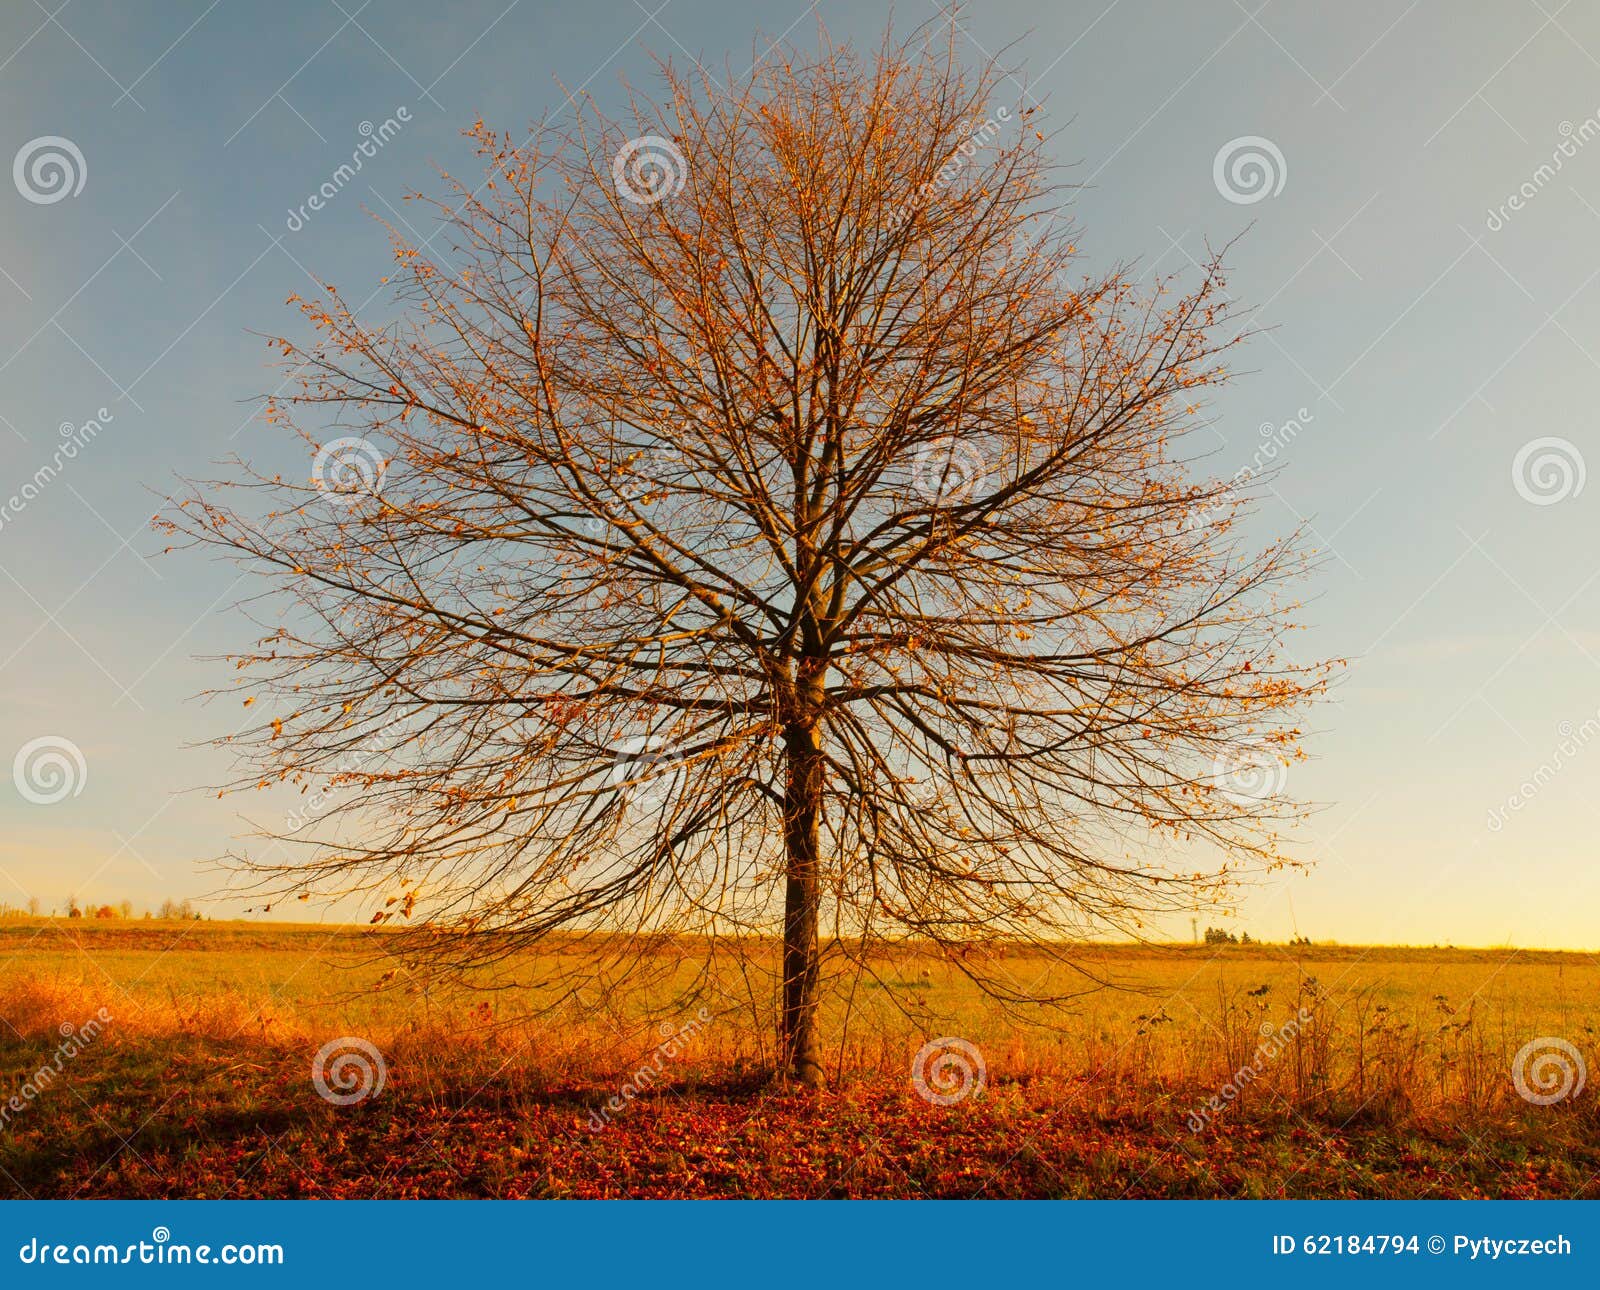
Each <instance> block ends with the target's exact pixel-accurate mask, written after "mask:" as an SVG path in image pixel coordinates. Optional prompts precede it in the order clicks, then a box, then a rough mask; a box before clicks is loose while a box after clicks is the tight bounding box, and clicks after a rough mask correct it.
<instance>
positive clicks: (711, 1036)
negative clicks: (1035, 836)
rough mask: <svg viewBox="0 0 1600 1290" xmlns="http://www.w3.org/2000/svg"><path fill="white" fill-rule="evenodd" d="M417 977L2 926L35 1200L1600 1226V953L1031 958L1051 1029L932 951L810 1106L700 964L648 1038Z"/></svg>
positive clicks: (8, 1028)
mask: <svg viewBox="0 0 1600 1290" xmlns="http://www.w3.org/2000/svg"><path fill="white" fill-rule="evenodd" d="M384 946H385V942H384V936H383V934H382V933H365V932H362V931H359V930H357V929H351V928H326V927H312V926H290V925H282V924H243V923H208V922H185V923H176V922H159V921H144V922H138V921H135V922H121V921H119V920H109V921H106V922H95V921H87V922H80V921H78V920H73V921H71V922H68V921H65V920H54V921H52V920H26V919H11V920H7V921H4V922H0V1019H3V1025H0V1119H3V1121H4V1122H3V1124H0V1194H3V1195H7V1196H39V1197H43V1196H52V1197H53V1196H108V1197H166V1196H199V1197H224V1196H274V1197H276V1196H288V1197H298V1196H351V1197H394V1196H506V1197H525V1196H533V1197H537V1196H624V1195H651V1196H912V1197H917V1196H939V1197H963V1196H983V1197H999V1196H1041V1197H1053V1196H1097V1197H1120V1196H1431V1197H1450V1196H1514V1197H1523V1196H1584V1197H1600V1112H1597V1109H1596V1100H1595V1095H1594V1091H1593V1089H1592V1088H1587V1087H1584V1078H1583V1077H1584V1074H1585V1064H1586V1063H1588V1062H1589V1061H1591V1060H1592V1059H1593V1057H1594V1055H1595V1053H1596V1051H1597V1045H1596V1042H1595V1028H1596V1025H1597V1024H1600V962H1597V961H1596V960H1595V959H1593V958H1591V957H1589V956H1587V955H1583V954H1568V953H1556V952H1546V951H1518V950H1509V949H1498V950H1461V949H1400V948H1376V949H1363V948H1355V947H1308V946H1293V947H1286V946H1231V945H1230V946H1220V947H1219V946H1173V947H1146V946H1087V947H1083V948H1082V949H1081V950H1079V951H1077V952H1076V953H1075V955H1074V961H1075V963H1074V969H1073V970H1072V971H1071V972H1070V973H1069V972H1066V970H1064V969H1062V968H1061V967H1060V966H1058V965H1057V966H1052V965H1051V964H1050V963H1049V962H1048V961H1047V960H1045V959H1043V958H1041V957H1038V956H1033V955H1028V954H1024V953H1021V952H1019V953H1017V954H1016V955H1015V957H1014V961H1012V960H1008V961H1006V962H1005V963H1004V964H1003V965H1002V966H1003V967H1004V968H1005V970H1006V971H1007V973H1008V974H1010V975H1011V976H1013V977H1014V978H1015V979H1017V980H1018V981H1020V982H1024V983H1027V984H1030V985H1033V984H1037V983H1039V982H1041V981H1042V982H1043V983H1044V984H1045V985H1046V986H1051V985H1054V986H1063V987H1064V986H1066V985H1067V984H1068V982H1069V981H1070V982H1072V983H1075V984H1074V988H1075V989H1077V990H1078V991H1080V993H1079V994H1078V995H1077V997H1076V998H1075V1000H1074V1001H1073V1003H1072V1005H1071V1007H1070V1009H1069V1011H1068V1012H1067V1013H1066V1014H1065V1015H1064V1016H1061V1017H1059V1018H1057V1019H1056V1020H1055V1022H1054V1023H1053V1024H1052V1025H1050V1026H1045V1025H1040V1024H1024V1023H1023V1022H1020V1021H1019V1020H1017V1019H1016V1018H1014V1017H1011V1016H1009V1015H1008V1014H1006V1013H1005V1012H1004V1011H1002V1010H1001V1009H999V1008H998V1007H996V1006H995V1005H993V1004H992V1003H989V1002H988V1001H986V1000H985V999H984V998H983V997H982V996H980V995H979V994H978V993H977V992H976V991H975V990H974V989H973V988H972V987H971V985H970V984H968V983H967V981H966V979H965V978H964V977H963V976H962V975H961V974H960V973H959V972H956V971H954V970H952V969H949V968H946V967H943V966H941V965H939V964H937V963H936V962H935V961H934V960H933V959H931V958H924V957H922V956H919V955H918V954H916V953H915V952H914V951H912V950H909V949H908V950H907V951H905V952H904V953H903V954H900V955H897V956H894V957H892V958H890V957H885V958H884V960H883V962H882V963H881V964H875V965H874V966H875V969H876V977H877V979H876V980H868V981H865V982H864V983H862V984H860V985H858V987H857V989H856V990H855V991H854V993H853V995H848V996H841V997H840V999H839V1000H836V1001H835V1003H834V1004H833V1005H832V1008H831V1011H830V1013H829V1015H828V1018H827V1022H828V1029H829V1034H830V1039H831V1051H833V1052H834V1054H835V1056H836V1058H837V1062H838V1065H837V1068H836V1069H835V1070H834V1071H833V1072H832V1074H833V1079H832V1082H831V1086H830V1088H829V1089H828V1090H827V1091H825V1092H822V1093H820V1094H810V1093H806V1092H803V1091H799V1090H795V1089H792V1088H788V1087H785V1086H782V1085H779V1084H775V1083H773V1082H772V1081H771V1079H770V1078H769V1076H768V1073H767V1072H768V1070H769V1063H770V1057H771V1055H770V1052H769V1051H768V1050H767V1049H766V1047H765V1044H766V1043H767V1042H768V1041H767V1040H766V1039H765V1038H764V1036H763V1033H762V1031H761V1030H760V1029H759V1028H757V1027H754V1026H753V1025H752V1024H750V1019H749V1017H748V1016H744V1017H742V1018H741V1015H740V1013H739V1011H738V1010H737V1009H736V1008H733V1007H731V1006H727V1005H728V1001H729V1000H732V999H736V997H737V994H738V988H739V982H738V981H736V980H735V979H734V978H732V977H724V976H719V972H723V971H724V970H723V969H718V970H717V971H713V972H712V973H711V974H710V984H711V986H712V989H711V990H710V991H709V992H708V993H707V994H706V995H704V996H703V999H705V1000H709V1001H710V1004H711V1006H708V1008H707V1011H705V1012H700V1011H699V1010H698V1009H699V1007H700V1006H705V1005H704V1004H703V1003H702V1002H701V1001H699V1000H696V1001H688V995H687V987H688V985H689V983H690V982H691V981H692V980H694V979H695V978H696V976H697V974H698V969H699V967H700V966H702V965H701V964H698V963H697V962H696V953H697V951H696V948H695V947H694V946H693V945H679V946H675V947H667V948H665V949H661V950H657V951H654V957H655V959H656V960H658V961H657V962H655V963H654V966H655V967H656V968H657V969H658V971H657V972H656V974H655V976H654V978H653V979H652V981H651V982H650V984H649V985H648V986H646V987H645V988H644V990H643V991H641V993H640V995H639V996H630V999H629V1002H630V1003H636V1004H637V1005H638V1006H636V1007H621V1008H602V1007H600V1006H599V1004H598V1003H597V1002H587V1001H585V999H583V998H580V999H579V1000H578V1001H576V1002H574V1003H569V1004H568V1005H566V1006H564V1007H561V1008H558V1009H553V1010H552V1009H547V1008H542V1007H540V1006H539V1005H541V1004H543V1003H546V1002H548V1000H547V999H545V998H543V997H542V996H540V995H538V994H537V992H535V991H533V990H531V989H524V990H522V991H507V990H500V991H492V992H482V991H469V990H461V989H455V990H444V989H440V988H436V987H433V986H428V985H424V984H422V983H419V982H413V981H408V979H407V977H406V975H405V973H404V972H397V971H396V968H395V965H394V963H393V962H392V961H391V960H390V957H389V956H388V955H387V954H386V953H385V952H384ZM568 948H570V947H568ZM566 952H567V949H565V948H564V947H563V946H562V945H560V944H559V943H558V944H556V945H553V946H552V947H551V948H550V949H548V950H546V951H542V952H541V956H542V957H541V958H540V959H539V960H532V959H530V960H529V961H527V962H524V963H522V964H520V965H519V966H521V967H523V968H526V969H528V970H529V971H530V972H531V973H532V974H534V975H538V974H539V973H540V972H541V971H544V970H546V969H550V970H554V969H557V968H559V967H560V966H562V965H561V963H560V962H559V960H560V959H561V958H562V956H563V954H565V953H566ZM386 974H387V975H386ZM1101 983H1103V984H1101ZM1090 985H1093V988H1088V987H1089V986H1090ZM894 999H898V1000H900V1004H899V1005H898V1006H896V1005H894V1004H893V1003H892V1000H894ZM843 1000H848V1002H849V1004H850V1007H849V1010H848V1013H847V1012H846V1010H845V1007H844V1002H843ZM663 1017H666V1018H669V1019H668V1020H665V1021H663V1020H662V1018H663ZM340 1039H346V1040H348V1039H356V1040H360V1041H361V1044H362V1045H366V1046H369V1047H362V1046H359V1045H358V1046H352V1045H350V1044H348V1043H346V1044H345V1045H344V1046H343V1048H342V1049H340V1050H339V1051H337V1052H336V1051H334V1050H332V1049H325V1048H324V1046H325V1045H329V1044H330V1042H331V1041H335V1040H340ZM956 1040H959V1041H961V1042H959V1043H955V1042H949V1041H956ZM933 1041H946V1042H943V1043H942V1044H941V1045H939V1046H938V1047H936V1048H931V1047H927V1046H928V1045H930V1044H931V1043H932V1042H933ZM1536 1041H1537V1042H1536ZM1558 1041H1559V1042H1558ZM1529 1045H1533V1046H1532V1047H1529ZM319 1053H323V1054H324V1055H323V1057H322V1059H321V1060H320V1061H319V1060H318V1056H317V1055H318V1054H319ZM1519 1055H1520V1060H1519ZM314 1076H315V1079H314V1078H313V1077H314ZM319 1081H320V1083H321V1090H320V1091H319V1087H318V1082H319ZM6 1099H9V1100H6Z"/></svg>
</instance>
